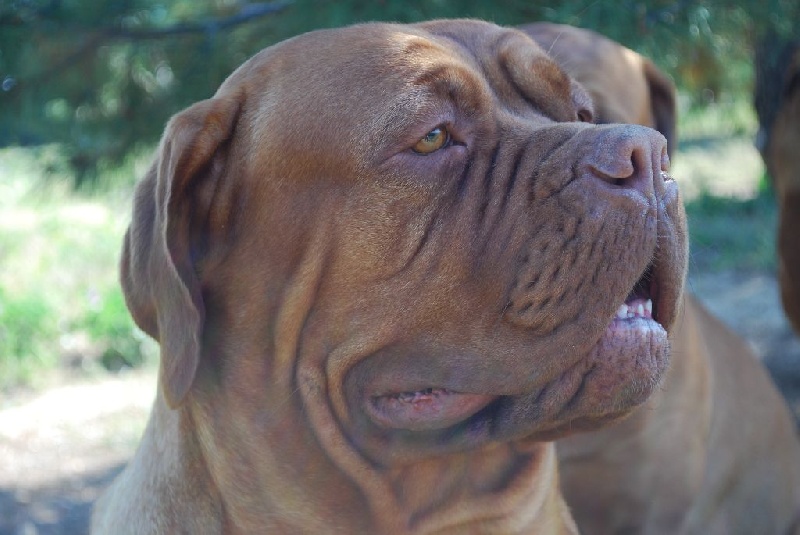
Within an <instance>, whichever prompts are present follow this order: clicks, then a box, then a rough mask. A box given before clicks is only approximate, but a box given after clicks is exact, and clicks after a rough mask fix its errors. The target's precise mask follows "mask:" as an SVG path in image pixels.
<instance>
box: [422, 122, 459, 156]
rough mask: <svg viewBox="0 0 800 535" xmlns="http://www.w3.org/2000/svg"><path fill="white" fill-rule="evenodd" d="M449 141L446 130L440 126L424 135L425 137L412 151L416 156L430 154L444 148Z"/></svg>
mask: <svg viewBox="0 0 800 535" xmlns="http://www.w3.org/2000/svg"><path fill="white" fill-rule="evenodd" d="M449 139H450V135H449V134H448V133H447V130H445V129H444V128H442V127H441V126H437V127H436V128H434V129H433V130H431V131H430V132H428V133H427V134H425V137H423V138H422V139H420V140H419V141H417V143H416V144H415V145H414V147H413V150H414V152H416V153H417V154H430V153H432V152H436V151H437V150H439V149H441V148H442V147H444V146H445V145H446V144H447V142H448V140H449Z"/></svg>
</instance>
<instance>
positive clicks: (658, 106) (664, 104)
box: [642, 59, 678, 158]
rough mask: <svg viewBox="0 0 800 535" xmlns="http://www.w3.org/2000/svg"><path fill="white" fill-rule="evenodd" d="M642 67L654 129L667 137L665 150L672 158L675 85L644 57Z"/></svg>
mask: <svg viewBox="0 0 800 535" xmlns="http://www.w3.org/2000/svg"><path fill="white" fill-rule="evenodd" d="M642 69H643V71H644V77H645V79H646V80H647V87H648V88H649V89H650V107H651V110H652V112H653V119H654V120H655V123H656V125H655V129H656V130H658V131H659V132H661V134H662V135H663V136H664V137H665V138H667V152H668V153H669V157H670V158H672V155H673V153H674V152H675V149H676V148H677V146H676V143H677V142H678V136H677V126H676V112H675V85H674V84H673V83H672V80H670V79H669V78H668V77H667V75H666V74H664V73H663V72H661V70H659V68H658V67H656V66H655V65H654V64H653V62H652V61H650V60H649V59H644V61H643V63H642Z"/></svg>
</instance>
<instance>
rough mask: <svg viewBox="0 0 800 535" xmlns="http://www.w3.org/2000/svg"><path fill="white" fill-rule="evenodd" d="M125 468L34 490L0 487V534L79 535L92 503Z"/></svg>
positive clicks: (86, 526)
mask: <svg viewBox="0 0 800 535" xmlns="http://www.w3.org/2000/svg"><path fill="white" fill-rule="evenodd" d="M123 467H124V463H118V464H115V465H113V466H111V467H109V468H106V469H104V470H100V471H94V472H88V473H84V474H80V475H76V476H72V477H68V478H65V479H61V480H57V481H54V482H52V483H51V484H49V485H47V486H44V487H39V488H35V489H25V488H16V489H8V488H0V535H81V534H85V533H88V532H89V518H90V516H91V511H92V503H93V502H94V501H95V499H97V497H98V495H99V494H100V493H101V492H102V491H103V489H105V487H106V486H107V485H108V484H109V483H110V482H111V480H112V479H113V478H114V476H116V475H117V474H118V473H119V472H120V471H121V470H122V468H123Z"/></svg>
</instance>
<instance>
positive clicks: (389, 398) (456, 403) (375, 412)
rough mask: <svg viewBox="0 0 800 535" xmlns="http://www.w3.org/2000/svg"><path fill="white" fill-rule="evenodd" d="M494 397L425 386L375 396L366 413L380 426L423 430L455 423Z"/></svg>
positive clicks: (482, 406) (479, 408) (368, 404)
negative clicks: (423, 388)
mask: <svg viewBox="0 0 800 535" xmlns="http://www.w3.org/2000/svg"><path fill="white" fill-rule="evenodd" d="M494 399H496V396H490V395H486V394H465V393H461V392H454V391H452V390H447V389H446V388H428V389H425V390H419V391H416V392H403V393H400V394H388V395H382V396H375V397H373V398H371V399H370V401H369V402H368V403H367V408H368V413H369V414H370V416H371V417H372V419H373V420H374V421H375V423H377V424H379V425H380V426H382V427H386V428H389V429H407V430H410V431H425V430H432V429H444V428H446V427H450V426H451V425H454V424H457V423H459V422H461V421H463V420H465V419H467V418H469V417H470V416H472V415H473V414H475V413H476V412H478V411H480V410H481V409H483V408H484V407H486V406H487V405H488V404H489V403H491V402H492V401H493V400H494Z"/></svg>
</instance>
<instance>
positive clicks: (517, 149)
mask: <svg viewBox="0 0 800 535" xmlns="http://www.w3.org/2000/svg"><path fill="white" fill-rule="evenodd" d="M309 50H313V51H314V54H313V55H310V54H309V53H308V51H309ZM591 114H592V110H591V103H590V101H589V99H588V97H587V96H586V94H585V92H584V91H583V89H582V88H581V87H580V86H578V85H577V84H576V83H575V82H574V81H573V80H571V79H570V78H569V77H568V76H567V75H565V74H564V73H563V72H562V71H561V70H560V69H559V68H558V67H557V66H556V64H555V63H553V62H552V61H551V60H550V59H549V58H548V57H547V55H546V54H545V53H544V52H543V51H542V50H541V49H540V48H539V47H538V46H537V45H535V44H534V43H533V42H532V41H531V40H530V39H528V38H527V37H526V36H524V35H523V34H521V33H519V32H517V31H514V30H507V29H501V28H499V27H496V26H494V25H490V24H485V23H480V22H474V21H440V22H432V23H426V24H421V25H417V26H397V25H385V24H374V25H364V26H356V27H352V28H346V29H340V30H335V31H322V32H315V33H312V34H306V35H304V36H300V37H298V38H295V39H292V40H289V41H286V42H284V43H282V44H279V45H276V46H275V47H272V48H270V49H267V50H265V51H264V52H262V53H261V54H259V55H257V56H255V57H254V58H252V59H251V60H250V61H248V62H247V63H246V64H245V65H243V66H242V67H241V68H240V69H239V70H237V71H236V72H235V73H234V74H233V75H232V76H231V77H230V78H229V79H228V80H227V81H226V83H225V84H224V85H223V86H222V87H221V88H220V90H219V92H218V93H217V95H216V96H215V97H214V98H213V99H211V100H209V101H205V102H203V103H200V104H198V105H195V106H194V107H192V108H190V109H189V110H187V111H185V112H183V113H182V114H180V115H178V116H176V117H175V118H174V119H173V120H172V122H171V123H170V126H169V127H168V129H167V132H166V134H165V136H164V139H163V141H162V147H161V152H160V157H159V161H158V162H157V165H156V166H155V167H154V169H153V170H152V172H151V174H150V175H149V176H148V178H147V179H146V180H145V181H144V182H143V184H142V185H141V186H140V188H139V192H138V195H137V204H136V208H135V214H134V221H133V223H132V226H131V229H130V230H129V233H128V235H127V238H126V249H125V255H124V258H123V284H124V287H125V291H126V297H127V299H128V303H129V306H130V308H131V310H132V312H133V315H134V317H135V319H136V320H137V322H138V323H139V325H140V326H142V327H143V328H144V329H145V330H146V331H147V332H149V333H150V334H152V335H153V336H154V337H156V338H157V339H158V340H159V341H160V343H161V345H162V375H161V382H162V386H163V389H164V394H165V396H166V398H167V400H168V401H169V403H170V404H171V405H172V406H173V407H178V406H181V404H182V403H184V401H185V400H186V399H189V400H192V401H193V406H194V407H195V409H193V410H202V411H205V412H206V414H207V415H209V417H208V418H207V419H208V420H212V421H217V422H219V425H220V426H224V427H225V429H226V434H227V436H228V438H230V439H231V440H233V438H232V437H234V436H236V435H237V433H238V434H242V435H243V434H245V433H244V430H245V429H246V430H247V431H246V435H247V437H248V439H247V440H248V444H250V446H248V447H249V448H251V449H254V448H256V447H260V448H266V444H270V446H269V447H270V448H284V449H289V450H291V451H290V452H289V453H290V454H294V455H296V456H297V457H298V458H299V457H300V456H305V457H304V458H309V457H311V456H312V454H310V453H308V450H306V449H304V448H306V447H305V446H302V447H298V446H297V444H300V443H303V441H302V440H300V438H299V437H302V436H311V437H313V438H314V439H315V440H312V442H315V443H316V444H318V445H319V447H321V448H322V449H323V450H325V452H326V453H327V454H328V456H329V457H331V458H334V459H335V460H336V463H338V464H339V465H348V466H350V467H351V468H349V469H350V470H356V469H355V468H352V466H353V465H354V464H353V463H355V464H358V463H359V462H361V461H359V460H358V459H362V460H363V459H366V462H367V463H368V464H369V465H371V466H374V465H378V466H392V465H396V464H402V463H406V462H410V461H413V460H417V459H422V458H426V457H430V456H432V455H439V454H444V453H448V452H456V451H465V450H474V449H479V448H482V447H485V446H488V445H490V444H492V443H496V442H508V441H518V442H519V443H520V444H524V443H525V442H530V441H541V440H550V439H553V438H556V437H558V436H562V435H563V434H565V433H567V432H568V431H570V430H579V429H590V428H593V427H595V426H597V425H601V424H602V423H604V422H607V421H608V420H610V419H613V418H616V417H619V416H621V415H624V414H627V412H629V411H630V410H631V409H632V408H634V407H635V406H637V405H638V404H640V403H641V402H643V401H644V400H645V399H646V398H647V397H648V395H649V394H650V392H651V391H652V390H653V388H654V387H655V386H656V385H657V383H658V381H659V378H660V377H661V374H662V373H663V371H664V370H665V368H666V366H667V361H668V347H667V345H668V342H667V332H668V331H669V329H670V327H671V326H672V324H673V322H674V320H675V317H676V310H677V306H678V302H679V299H680V295H681V291H682V282H683V277H684V272H685V266H686V230H685V222H684V215H683V212H682V208H681V203H680V199H679V194H678V191H677V187H676V185H675V183H674V181H672V180H671V179H670V178H669V177H668V176H666V175H665V174H664V172H663V171H665V170H666V167H667V165H668V163H667V160H668V159H667V156H666V144H665V141H664V139H663V137H662V136H661V135H660V134H658V133H656V132H655V131H653V130H650V129H647V128H643V127H638V126H629V125H628V126H621V125H615V126H599V125H594V124H591V123H590V122H588V121H590V120H591ZM215 433H217V434H221V433H220V432H219V429H217V430H216V431H212V430H209V431H208V434H209V436H208V440H209V441H214V440H221V439H219V438H215V437H214V436H211V435H213V434H215ZM242 447H243V446H242ZM309 447H312V446H309ZM313 447H317V446H313ZM230 464H231V465H233V464H236V463H234V462H232V463H230ZM239 464H241V463H239Z"/></svg>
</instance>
